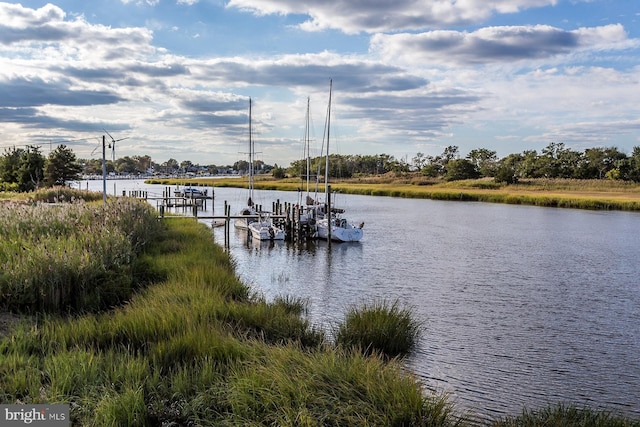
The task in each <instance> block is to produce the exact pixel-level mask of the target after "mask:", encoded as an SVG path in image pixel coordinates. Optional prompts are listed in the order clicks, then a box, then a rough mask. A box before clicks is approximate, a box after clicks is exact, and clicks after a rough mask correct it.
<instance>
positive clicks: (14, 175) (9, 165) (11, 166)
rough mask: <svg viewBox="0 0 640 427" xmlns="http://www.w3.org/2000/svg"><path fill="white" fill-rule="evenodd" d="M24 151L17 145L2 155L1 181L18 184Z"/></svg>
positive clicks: (0, 164)
mask: <svg viewBox="0 0 640 427" xmlns="http://www.w3.org/2000/svg"><path fill="white" fill-rule="evenodd" d="M23 153H24V150H23V149H21V148H15V147H13V148H10V149H6V150H4V155H3V156H2V157H0V181H2V182H5V183H8V184H16V185H17V184H18V168H19V167H20V162H21V159H22V155H23Z"/></svg>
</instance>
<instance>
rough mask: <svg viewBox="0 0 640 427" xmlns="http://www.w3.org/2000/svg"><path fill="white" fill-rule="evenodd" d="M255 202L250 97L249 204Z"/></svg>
mask: <svg viewBox="0 0 640 427" xmlns="http://www.w3.org/2000/svg"><path fill="white" fill-rule="evenodd" d="M252 204H253V135H252V128H251V98H249V205H252Z"/></svg>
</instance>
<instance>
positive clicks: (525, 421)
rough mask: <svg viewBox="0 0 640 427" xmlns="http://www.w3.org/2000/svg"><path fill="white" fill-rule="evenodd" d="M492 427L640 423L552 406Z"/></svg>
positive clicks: (609, 414)
mask: <svg viewBox="0 0 640 427" xmlns="http://www.w3.org/2000/svg"><path fill="white" fill-rule="evenodd" d="M491 425H492V427H546V426H580V427H638V426H640V421H638V420H632V419H629V418H625V417H623V416H620V415H616V414H614V413H612V412H608V411H606V410H602V411H596V410H593V409H590V408H579V407H577V406H575V405H563V404H560V405H552V406H548V407H546V408H542V409H539V410H534V411H529V410H526V409H525V410H524V411H523V413H522V414H521V415H519V416H515V417H506V418H503V419H501V420H498V421H495V422H493V423H492V424H491Z"/></svg>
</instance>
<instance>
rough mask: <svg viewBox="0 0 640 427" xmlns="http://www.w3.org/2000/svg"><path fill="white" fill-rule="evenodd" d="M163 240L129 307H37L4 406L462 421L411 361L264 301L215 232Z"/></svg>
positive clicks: (17, 330)
mask: <svg viewBox="0 0 640 427" xmlns="http://www.w3.org/2000/svg"><path fill="white" fill-rule="evenodd" d="M68 208H69V212H70V213H71V212H74V210H73V209H74V206H72V205H70V206H69V207H68ZM34 209H35V210H38V208H37V207H35V208H34ZM87 209H89V208H87ZM96 209H98V208H96ZM123 210H127V208H126V207H125V208H123ZM19 212H20V213H19V214H20V215H23V214H24V212H23V211H19ZM76 216H77V215H75V214H73V213H72V214H71V221H72V222H73V218H75V217H76ZM14 220H15V218H14ZM50 227H51V225H50V224H48V225H46V226H45V228H44V229H43V232H44V230H47V229H48V228H50ZM45 234H46V233H45ZM152 234H153V235H155V240H154V241H153V242H147V244H146V245H145V248H144V250H143V251H142V252H141V254H140V255H139V256H141V257H144V258H145V259H146V263H145V269H144V274H140V277H139V278H140V279H141V280H143V281H144V282H145V283H147V286H144V287H139V288H138V291H137V292H136V293H135V294H134V295H133V296H132V297H131V298H130V300H128V302H127V303H126V304H123V305H120V306H117V307H115V308H112V309H109V310H100V311H97V312H94V313H85V314H76V315H73V316H68V315H66V314H64V313H65V312H66V311H65V310H59V312H60V313H61V314H56V313H54V310H49V312H50V313H49V314H43V312H41V311H38V312H36V311H35V310H33V309H31V308H29V309H27V310H25V311H26V313H27V314H28V316H27V317H26V319H29V320H27V321H25V322H24V323H22V324H19V325H17V326H15V325H14V326H13V327H12V328H10V329H9V330H8V331H7V332H6V333H5V334H6V335H5V336H4V337H3V338H2V339H1V341H0V402H1V403H15V402H23V403H45V402H46V403H70V404H71V417H72V420H73V424H74V425H95V426H108V425H114V426H120V425H126V426H136V425H140V426H144V425H150V426H154V425H162V424H164V425H170V424H171V423H175V425H238V426H240V425H242V426H245V425H292V426H293V425H442V426H447V425H451V424H455V423H456V419H455V418H454V416H453V415H452V413H451V408H450V406H449V405H448V404H447V403H446V400H445V399H444V398H443V397H441V396H432V395H430V396H427V397H425V395H424V394H423V391H422V387H421V385H420V383H419V382H418V381H417V380H416V379H415V378H414V377H413V376H412V375H410V374H409V373H407V372H406V371H405V370H404V369H403V367H402V364H401V363H400V362H399V361H398V360H394V359H389V358H388V357H383V356H382V355H378V354H377V353H376V354H373V355H365V354H364V353H363V352H361V351H359V350H350V349H346V348H342V347H341V346H334V345H331V344H330V343H328V342H327V341H326V339H325V335H324V333H323V332H321V331H318V330H316V329H314V328H313V327H312V326H311V325H309V324H308V322H307V321H306V320H305V319H304V318H303V317H302V316H301V314H302V311H303V310H304V304H302V303H301V302H300V301H297V300H295V299H281V300H277V301H274V302H271V303H267V302H266V301H264V300H263V299H262V298H261V297H259V296H257V295H254V294H252V293H251V291H250V289H249V288H248V287H247V286H245V285H244V284H243V283H241V282H240V281H239V279H238V278H237V276H236V275H235V272H234V268H233V263H232V261H231V260H230V258H229V256H228V254H227V253H225V252H224V251H223V249H222V248H221V247H219V246H217V245H215V244H214V243H213V241H212V239H211V236H210V232H209V231H208V230H207V228H206V227H205V226H204V225H202V224H199V223H197V222H195V221H193V220H189V219H184V220H173V221H170V222H167V224H166V228H165V229H163V230H156V231H155V232H154V233H152ZM25 242H26V240H25ZM50 255H51V256H52V257H53V258H55V257H56V254H50ZM34 274H39V272H34ZM154 279H155V280H154ZM96 284H98V283H96ZM14 285H15V286H18V284H17V283H14ZM3 300H4V294H3ZM14 308H15V309H16V310H19V309H23V308H24V307H22V306H17V307H14ZM399 332H401V331H399Z"/></svg>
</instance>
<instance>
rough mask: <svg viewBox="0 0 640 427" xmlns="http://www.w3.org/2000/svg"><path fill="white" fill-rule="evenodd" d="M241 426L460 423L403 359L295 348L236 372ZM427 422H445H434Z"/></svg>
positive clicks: (231, 402)
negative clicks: (429, 394) (428, 395)
mask: <svg viewBox="0 0 640 427" xmlns="http://www.w3.org/2000/svg"><path fill="white" fill-rule="evenodd" d="M225 403H226V406H227V407H228V414H225V415H226V417H227V418H228V419H230V420H231V421H232V424H233V425H255V424H252V423H255V422H256V420H261V422H262V423H263V424H261V425H282V426H294V425H296V426H297V425H308V426H322V425H371V426H378V425H380V426H383V425H384V426H402V425H407V426H409V425H416V426H420V425H425V426H426V425H439V426H448V425H454V424H456V422H457V421H456V419H455V417H454V416H453V414H452V412H451V411H450V409H451V408H450V406H449V405H447V404H441V403H442V400H441V399H440V398H434V399H431V400H430V399H425V398H424V396H423V393H422V390H421V388H420V386H419V384H418V383H417V382H416V380H415V379H414V378H413V377H411V376H410V375H407V374H406V372H404V371H403V368H402V366H401V364H399V363H398V362H397V361H391V362H389V361H387V360H385V359H383V358H380V357H376V356H369V357H366V356H364V355H362V354H361V353H358V352H348V351H346V352H345V351H341V350H327V351H323V352H314V353H311V354H306V353H304V352H301V351H298V350H297V349H296V348H292V347H290V346H285V347H271V348H268V349H265V356H264V357H261V358H256V359H252V360H250V361H247V362H246V363H244V364H241V365H239V366H238V367H237V368H236V369H234V370H233V371H232V373H231V375H230V377H229V388H228V394H227V395H226V396H225ZM427 420H438V422H437V423H433V424H431V423H429V421H427Z"/></svg>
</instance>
